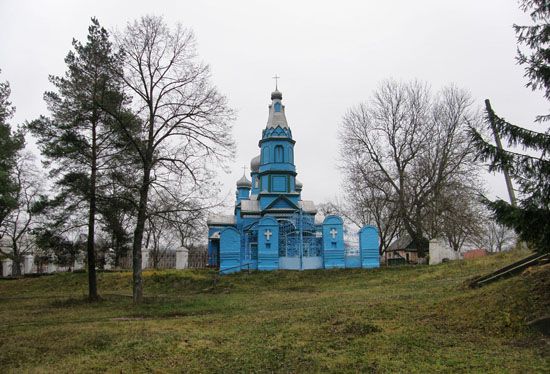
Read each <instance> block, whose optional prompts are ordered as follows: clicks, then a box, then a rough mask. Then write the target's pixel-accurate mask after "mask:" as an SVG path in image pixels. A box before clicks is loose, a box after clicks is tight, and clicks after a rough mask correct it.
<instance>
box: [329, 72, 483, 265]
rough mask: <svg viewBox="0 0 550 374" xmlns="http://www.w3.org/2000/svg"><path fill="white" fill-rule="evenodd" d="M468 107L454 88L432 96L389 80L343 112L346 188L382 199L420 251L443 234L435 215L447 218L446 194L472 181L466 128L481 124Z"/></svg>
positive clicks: (418, 86)
mask: <svg viewBox="0 0 550 374" xmlns="http://www.w3.org/2000/svg"><path fill="white" fill-rule="evenodd" d="M471 105H472V101H471V99H470V97H469V95H468V94H467V93H466V92H465V91H463V90H459V89H458V88H456V87H454V86H451V87H448V88H445V89H443V90H442V91H440V92H438V93H437V94H436V95H433V94H432V93H431V91H430V89H429V88H428V86H427V84H424V83H420V82H417V81H415V82H412V83H398V82H395V81H391V80H389V81H385V82H383V83H382V84H381V85H380V86H379V88H378V89H377V90H376V91H375V92H374V94H373V96H372V98H371V100H370V101H369V102H368V103H361V104H359V105H358V106H356V107H354V108H352V109H350V110H348V112H347V113H346V114H345V116H344V119H343V126H342V129H341V132H340V139H341V154H342V159H343V169H344V173H345V174H346V181H347V182H348V183H349V186H348V189H349V190H350V191H353V190H367V191H370V192H367V193H366V194H365V192H363V191H362V192H360V193H363V194H365V196H367V198H366V199H365V200H366V201H368V205H374V204H375V203H376V201H377V199H376V198H374V197H379V198H380V199H382V201H383V203H384V204H385V207H386V209H389V210H390V211H391V212H392V213H391V214H390V213H387V214H389V216H390V217H393V215H395V219H396V220H398V222H399V225H400V226H401V225H402V227H403V229H404V231H406V232H407V233H408V234H409V235H410V237H411V238H412V239H413V242H414V243H415V245H416V248H418V249H419V251H420V254H421V255H422V253H423V252H425V251H426V250H427V245H428V239H429V238H431V237H435V236H437V235H440V234H441V224H440V222H438V221H437V220H434V218H438V219H440V218H442V215H441V213H442V212H443V211H444V209H445V206H444V205H441V204H440V202H441V201H444V200H445V198H444V196H445V195H444V194H445V191H451V190H452V189H453V188H455V187H457V186H458V184H456V183H455V182H456V181H458V180H461V181H463V182H464V184H466V185H467V182H468V181H469V180H472V179H475V175H476V174H475V173H474V172H473V171H474V170H475V169H476V165H475V163H474V160H473V159H474V157H473V152H472V148H471V146H470V141H469V138H468V137H467V134H466V131H465V130H466V128H467V125H469V124H475V123H476V122H477V121H478V120H477V116H476V113H475V112H473V111H472V109H471ZM369 195H370V196H369ZM355 199H357V198H356V197H355ZM357 200H361V199H357ZM369 200H370V201H369ZM371 210H372V208H371Z"/></svg>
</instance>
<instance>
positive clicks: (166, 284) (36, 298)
mask: <svg viewBox="0 0 550 374" xmlns="http://www.w3.org/2000/svg"><path fill="white" fill-rule="evenodd" d="M526 255H527V253H526V252H521V251H515V252H510V253H505V254H500V255H495V256H490V257H486V258H481V259H477V260H473V261H457V262H452V263H447V264H442V265H438V266H432V267H428V266H418V267H407V266H405V267H399V268H385V269H379V270H374V271H373V270H370V271H366V270H334V271H306V272H285V271H277V272H269V273H268V272H263V273H251V274H246V273H242V274H237V275H231V276H224V277H221V278H219V280H217V281H216V279H217V277H216V276H215V273H214V272H209V271H194V270H186V271H175V270H174V271H146V272H145V294H146V302H145V303H144V304H143V305H141V306H139V307H134V306H133V305H132V301H131V289H130V282H131V274H130V273H128V272H112V273H100V274H99V290H100V293H101V295H102V297H103V301H102V302H100V303H97V304H88V303H87V302H85V301H84V295H85V292H86V274H83V273H80V274H56V275H52V276H44V277H40V278H26V279H20V280H2V281H0V326H1V329H0V331H1V332H0V368H2V372H20V371H31V372H33V371H39V372H95V371H101V372H103V371H112V372H150V371H158V372H165V371H185V372H189V371H193V372H196V371H202V372H204V371H218V372H234V371H243V372H251V371H254V372H272V371H282V372H312V371H314V372H315V371H332V372H358V371H359V372H407V373H411V372H418V373H428V372H483V373H485V372H495V373H502V372H511V373H527V372H548V371H549V369H550V359H549V356H550V355H549V353H550V349H549V347H550V342H549V340H548V338H545V337H543V336H542V335H541V334H540V333H538V332H535V331H531V330H529V329H528V328H527V326H526V322H527V321H529V320H531V319H533V318H537V317H540V316H543V315H548V314H549V312H550V291H549V290H550V276H549V275H550V266H548V265H547V266H545V267H539V268H536V269H530V270H528V271H527V272H525V273H524V274H522V275H520V276H516V277H513V278H510V279H507V280H503V281H500V282H497V283H494V284H491V285H489V286H486V287H484V288H481V289H476V290H471V289H468V288H467V287H466V286H465V282H466V281H467V280H468V279H470V278H472V277H474V276H475V275H479V274H483V273H486V272H489V271H491V270H494V269H497V268H499V267H501V266H504V265H506V264H508V263H510V262H512V261H515V260H517V259H520V258H522V257H524V256H526Z"/></svg>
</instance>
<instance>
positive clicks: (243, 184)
mask: <svg viewBox="0 0 550 374" xmlns="http://www.w3.org/2000/svg"><path fill="white" fill-rule="evenodd" d="M237 188H252V182H251V181H249V180H248V179H247V178H246V175H244V174H243V176H242V178H241V179H239V180H238V181H237Z"/></svg>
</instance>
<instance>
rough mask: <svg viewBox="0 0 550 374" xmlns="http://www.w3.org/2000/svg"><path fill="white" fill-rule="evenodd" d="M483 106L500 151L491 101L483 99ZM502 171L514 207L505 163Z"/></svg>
mask: <svg viewBox="0 0 550 374" xmlns="http://www.w3.org/2000/svg"><path fill="white" fill-rule="evenodd" d="M485 108H486V109H487V115H488V116H489V123H490V124H491V130H493V135H494V136H495V143H496V145H497V149H498V150H499V151H502V150H503V149H502V143H501V141H500V136H498V132H497V126H496V124H495V112H493V109H492V108H491V102H490V101H489V99H485ZM502 172H503V173H504V179H505V180H506V188H508V195H509V196H510V204H512V206H513V207H516V206H517V204H516V195H515V193H514V187H513V186H512V179H510V174H509V173H508V168H507V167H506V165H504V166H503V167H502Z"/></svg>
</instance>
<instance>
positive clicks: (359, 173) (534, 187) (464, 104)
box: [325, 0, 550, 256]
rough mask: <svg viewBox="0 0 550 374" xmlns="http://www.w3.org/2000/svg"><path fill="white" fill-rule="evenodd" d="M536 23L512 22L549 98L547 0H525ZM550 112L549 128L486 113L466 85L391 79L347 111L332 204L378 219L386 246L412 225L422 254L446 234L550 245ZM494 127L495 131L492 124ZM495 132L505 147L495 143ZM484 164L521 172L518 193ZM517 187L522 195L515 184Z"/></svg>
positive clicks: (482, 242) (530, 73)
mask: <svg viewBox="0 0 550 374" xmlns="http://www.w3.org/2000/svg"><path fill="white" fill-rule="evenodd" d="M521 9H522V10H524V11H526V12H529V14H530V16H531V18H532V21H533V24H532V25H529V26H519V25H514V29H515V31H516V35H517V42H518V44H519V46H520V47H524V49H523V50H522V49H521V48H520V49H518V57H517V62H518V63H519V64H521V65H523V66H524V67H525V76H526V77H527V78H528V83H527V87H530V88H532V89H533V90H539V89H540V90H542V91H543V92H544V96H545V98H546V99H550V53H549V51H550V50H549V43H550V38H549V35H550V23H549V21H550V6H549V5H548V2H547V1H544V0H523V1H522V2H521ZM549 119H550V115H540V116H538V117H537V119H536V123H537V124H538V126H539V127H542V131H533V130H529V129H527V128H525V127H522V126H517V125H514V124H511V123H509V122H507V121H506V120H505V119H504V118H501V117H499V116H498V115H497V114H496V113H495V112H494V111H493V110H492V109H491V108H490V106H488V107H487V110H486V112H485V115H484V116H483V115H481V114H480V113H479V112H478V110H477V109H476V108H475V106H474V103H473V100H472V98H471V97H470V95H469V94H468V92H467V91H465V90H463V89H459V88H457V87H456V86H453V85H451V86H448V87H446V88H444V89H442V90H440V91H439V92H436V93H433V92H432V91H431V89H430V88H429V85H428V84H427V83H424V82H419V81H413V82H397V81H393V80H387V81H384V82H382V83H381V84H380V85H379V87H378V88H377V89H376V90H375V91H374V93H373V94H372V96H371V98H370V100H368V101H366V102H363V103H360V104H358V105H356V106H354V107H352V108H351V109H349V110H348V111H347V113H346V114H345V115H344V117H343V121H342V125H341V127H340V153H341V169H342V173H343V175H344V190H345V192H346V198H345V199H343V200H342V201H340V202H338V201H337V202H336V203H332V204H329V206H328V207H325V209H327V208H328V209H331V210H333V211H338V212H340V213H342V214H343V215H344V216H346V217H347V218H348V219H349V220H350V221H351V222H354V223H356V224H357V226H362V225H365V224H374V225H376V226H377V227H378V230H379V232H380V236H381V245H380V251H381V253H383V252H384V251H385V250H387V248H388V247H389V245H390V243H392V241H393V240H394V239H395V238H397V237H402V236H404V235H408V236H409V237H410V238H411V240H412V243H413V246H414V248H416V249H417V250H418V251H419V254H420V255H421V256H422V255H423V254H425V253H426V252H427V250H428V241H429V240H430V239H433V238H444V239H446V240H447V242H448V244H449V246H451V247H452V248H453V249H454V250H459V249H460V248H461V247H462V246H463V245H464V244H465V242H467V241H468V242H470V243H471V244H474V245H477V246H482V247H485V248H490V249H493V248H498V249H501V248H502V246H503V243H504V242H505V241H506V240H509V239H510V238H511V237H512V236H513V233H515V234H517V235H518V236H519V240H520V241H521V242H523V243H526V244H527V245H528V246H529V247H530V248H532V249H534V250H538V251H541V252H548V251H550V244H549V243H550V226H549V225H550V211H549V209H550V160H549V158H548V157H549V154H550V129H549V128H548V126H547V125H546V126H545V123H547V121H548V120H549ZM491 133H492V134H491ZM491 137H494V138H495V139H497V143H499V142H500V139H501V138H502V139H504V140H505V141H506V146H507V148H501V147H499V144H492V142H491V141H489V139H490V138H491ZM482 170H488V171H490V172H505V173H506V174H507V175H509V176H510V178H511V180H513V181H514V182H515V187H514V189H513V190H512V191H510V192H511V201H510V202H508V201H506V200H504V199H501V198H498V199H496V200H491V199H490V198H488V197H487V196H486V191H485V188H484V186H483V181H482V179H481V178H480V173H481V171H482ZM516 193H517V194H518V195H519V198H518V199H517V200H518V201H519V203H518V204H516V203H515V200H516V199H515V198H514V195H515V194H516Z"/></svg>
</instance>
